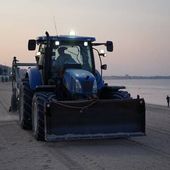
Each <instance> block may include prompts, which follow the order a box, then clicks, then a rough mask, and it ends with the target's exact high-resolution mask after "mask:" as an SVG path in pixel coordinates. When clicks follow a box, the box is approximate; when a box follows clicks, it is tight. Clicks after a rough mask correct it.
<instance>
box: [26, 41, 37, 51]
mask: <svg viewBox="0 0 170 170" xmlns="http://www.w3.org/2000/svg"><path fill="white" fill-rule="evenodd" d="M35 48H36V40H29V41H28V50H30V51H33V50H35Z"/></svg>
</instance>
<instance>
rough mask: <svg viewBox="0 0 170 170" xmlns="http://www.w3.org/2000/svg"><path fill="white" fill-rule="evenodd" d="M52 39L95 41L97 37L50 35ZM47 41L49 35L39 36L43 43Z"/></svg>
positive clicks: (38, 40) (39, 40)
mask: <svg viewBox="0 0 170 170" xmlns="http://www.w3.org/2000/svg"><path fill="white" fill-rule="evenodd" d="M48 38H49V40H50V41H88V42H89V41H90V42H93V41H95V40H96V39H95V37H83V36H70V35H58V36H49V37H48ZM43 41H47V36H40V37H38V38H37V42H38V43H41V42H43Z"/></svg>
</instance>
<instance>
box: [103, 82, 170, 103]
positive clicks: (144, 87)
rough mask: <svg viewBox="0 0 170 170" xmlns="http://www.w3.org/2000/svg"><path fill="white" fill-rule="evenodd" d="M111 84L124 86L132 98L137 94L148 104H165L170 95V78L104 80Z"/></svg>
mask: <svg viewBox="0 0 170 170" xmlns="http://www.w3.org/2000/svg"><path fill="white" fill-rule="evenodd" d="M105 83H108V85H111V86H125V87H126V91H128V92H129V93H130V94H131V96H132V97H133V98H136V97H137V95H139V96H140V97H141V98H144V99H145V102H146V103H148V104H156V105H161V106H167V101H166V97H167V95H169V96H170V79H111V80H105Z"/></svg>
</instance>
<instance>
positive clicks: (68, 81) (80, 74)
mask: <svg viewBox="0 0 170 170" xmlns="http://www.w3.org/2000/svg"><path fill="white" fill-rule="evenodd" d="M63 82H64V85H65V87H66V88H67V90H68V91H69V92H70V93H71V94H72V95H76V96H77V95H78V96H80V97H90V96H92V95H94V94H96V93H97V83H96V79H95V77H94V75H93V74H92V73H90V72H89V71H86V70H82V69H66V70H65V73H64V81H63Z"/></svg>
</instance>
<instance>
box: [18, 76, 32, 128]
mask: <svg viewBox="0 0 170 170" xmlns="http://www.w3.org/2000/svg"><path fill="white" fill-rule="evenodd" d="M19 96H20V97H19V109H18V111H19V124H20V126H21V128H22V129H25V130H31V128H32V117H31V112H32V97H33V91H32V90H31V89H30V86H29V81H28V79H27V78H25V79H23V80H22V83H21V86H20V95H19Z"/></svg>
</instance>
